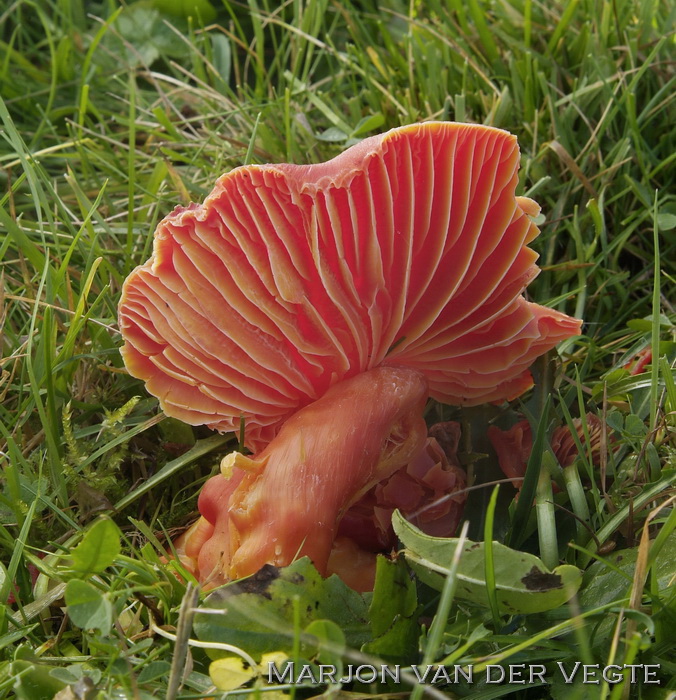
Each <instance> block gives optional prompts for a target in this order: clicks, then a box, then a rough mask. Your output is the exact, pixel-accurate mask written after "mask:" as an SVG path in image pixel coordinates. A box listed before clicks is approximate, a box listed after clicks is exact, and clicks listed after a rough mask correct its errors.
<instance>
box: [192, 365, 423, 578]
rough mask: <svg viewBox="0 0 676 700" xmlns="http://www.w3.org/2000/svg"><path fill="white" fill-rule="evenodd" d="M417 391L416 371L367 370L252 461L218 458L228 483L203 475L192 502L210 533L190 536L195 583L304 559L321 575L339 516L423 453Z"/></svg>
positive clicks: (301, 414)
mask: <svg viewBox="0 0 676 700" xmlns="http://www.w3.org/2000/svg"><path fill="white" fill-rule="evenodd" d="M427 392H428V389H427V382H426V380H425V378H424V377H423V375H422V374H421V373H420V372H418V371H416V370H411V369H406V368H400V367H379V368H376V369H372V370H369V371H367V372H363V373H361V374H359V375H357V376H356V377H352V378H351V379H346V380H344V381H342V382H339V383H338V384H336V385H334V386H333V387H332V388H331V389H329V390H328V391H327V392H326V393H325V394H324V395H323V396H322V397H321V398H319V399H318V400H316V401H315V402H314V403H312V404H310V405H308V406H306V407H305V408H303V409H301V410H299V411H298V412H297V413H295V414H294V415H293V416H292V417H291V418H289V419H288V420H287V421H286V422H285V423H284V425H283V426H282V428H281V430H280V432H279V434H278V435H277V436H276V437H275V438H274V439H273V440H272V441H271V442H270V444H269V445H268V446H267V447H266V448H265V449H264V450H263V451H262V452H260V453H259V454H258V455H255V456H254V457H251V458H244V459H242V458H241V457H229V458H226V464H227V465H228V466H229V467H232V468H233V469H232V476H231V477H230V478H229V479H228V478H226V477H224V476H216V477H213V478H212V479H211V480H210V481H209V482H207V484H206V485H205V488H204V491H203V493H202V495H201V496H200V500H199V509H200V512H201V513H202V515H203V518H204V519H205V520H206V521H208V522H209V523H210V525H211V526H212V529H211V535H210V537H207V538H205V537H204V535H205V534H208V533H209V529H208V527H207V526H206V525H203V526H202V527H201V528H198V529H197V530H198V532H199V533H200V537H201V539H202V541H201V542H200V545H199V547H200V551H199V555H198V558H197V563H198V567H197V568H198V571H197V572H196V573H197V575H198V577H199V578H200V580H202V581H203V582H205V583H208V585H210V586H213V585H219V584H220V583H223V582H225V581H227V580H229V579H233V578H239V577H242V576H247V575H249V574H252V573H254V572H256V571H258V569H260V568H261V567H262V566H263V565H264V564H274V565H276V566H285V565H287V564H289V563H291V562H292V561H293V560H294V559H296V558H297V557H300V556H305V555H307V556H309V557H310V558H311V559H312V561H313V562H314V564H315V566H316V567H317V569H318V570H319V571H320V572H321V573H323V574H326V571H327V562H328V559H329V555H330V554H331V548H332V546H333V542H334V539H335V537H336V532H337V529H338V524H339V522H340V520H341V518H342V516H343V515H344V513H345V511H346V510H347V509H348V508H349V507H350V506H351V505H352V504H353V503H355V502H356V501H357V500H358V499H359V498H361V496H363V495H364V493H366V492H367V491H368V490H369V489H370V488H371V487H372V486H373V485H374V484H376V483H378V482H380V481H382V480H383V479H386V478H388V477H389V476H391V475H392V474H393V473H394V472H395V471H397V470H398V469H400V468H401V467H402V466H404V465H406V464H408V463H409V462H410V461H411V460H412V459H414V458H415V457H416V456H417V454H418V453H419V452H420V451H421V450H422V449H423V447H424V446H425V442H426V439H427V427H426V425H425V421H424V420H423V418H422V411H423V407H424V404H425V400H426V399H427ZM242 467H243V468H242ZM226 472H227V470H226ZM194 544H195V543H193V545H194ZM191 549H192V551H194V550H195V549H196V547H195V546H193V547H192V548H191Z"/></svg>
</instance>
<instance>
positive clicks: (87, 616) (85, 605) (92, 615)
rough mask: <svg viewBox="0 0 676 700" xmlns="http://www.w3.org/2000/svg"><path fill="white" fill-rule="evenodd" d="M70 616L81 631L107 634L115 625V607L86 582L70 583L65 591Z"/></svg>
mask: <svg viewBox="0 0 676 700" xmlns="http://www.w3.org/2000/svg"><path fill="white" fill-rule="evenodd" d="M65 598H66V606H67V608H68V616H69V617H70V619H71V621H72V622H73V624H74V625H76V626H77V627H79V628H80V629H86V630H91V629H98V630H100V631H101V634H107V633H108V632H109V631H110V627H111V625H112V623H113V606H112V605H111V603H110V600H109V599H108V597H107V596H106V595H104V594H103V593H101V591H99V589H98V588H96V587H95V586H92V585H91V584H90V583H87V582H86V581H80V580H79V579H73V580H72V581H68V584H67V585H66V591H65Z"/></svg>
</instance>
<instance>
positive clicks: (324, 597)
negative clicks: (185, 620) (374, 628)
mask: <svg viewBox="0 0 676 700" xmlns="http://www.w3.org/2000/svg"><path fill="white" fill-rule="evenodd" d="M369 598H370V596H365V595H362V594H360V593H357V592H355V591H353V590H352V589H351V588H349V587H348V586H347V585H346V584H344V583H343V582H342V581H341V580H340V579H339V578H338V577H337V576H330V577H329V578H327V579H323V578H322V577H321V576H320V575H319V573H318V572H317V570H316V569H315V568H314V566H312V563H311V562H310V560H309V559H308V558H307V557H303V558H302V559H299V560H298V561H296V562H294V563H293V564H291V565H290V566H287V567H285V568H283V569H278V568H277V567H275V566H271V565H266V566H264V567H263V568H262V569H261V570H260V571H259V572H258V573H256V574H254V575H253V576H250V577H249V578H246V579H243V580H241V581H235V582H233V583H229V584H227V585H226V586H223V587H222V588H219V589H218V590H217V591H215V592H214V593H212V594H211V595H210V596H209V597H208V598H207V600H206V601H205V606H206V607H208V608H210V609H218V610H223V611H224V614H223V615H217V614H200V613H199V612H198V613H197V614H196V616H195V623H194V627H195V631H196V633H197V636H198V637H199V638H200V639H202V640H203V641H223V640H224V639H227V640H228V643H229V644H234V645H235V646H238V647H240V648H243V649H246V650H247V652H249V654H251V655H252V656H253V657H254V658H255V659H258V658H260V657H261V656H262V655H263V654H264V653H266V652H270V651H282V652H285V653H287V654H289V655H291V654H292V652H293V637H294V630H298V633H299V632H300V630H303V629H305V628H307V627H308V625H309V624H310V623H311V622H313V621H315V620H330V621H331V622H334V623H335V624H336V625H338V627H340V629H341V630H342V631H343V633H344V635H345V643H346V644H347V645H349V646H350V647H356V648H359V647H361V645H362V644H363V643H364V642H366V641H367V640H368V639H369V638H370V633H369V629H368V604H369V602H370V600H369ZM296 615H297V616H298V619H297V621H296V619H295V617H296ZM209 653H213V658H217V657H219V656H223V655H224V653H223V652H220V653H218V652H209Z"/></svg>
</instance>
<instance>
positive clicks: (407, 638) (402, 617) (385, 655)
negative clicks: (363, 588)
mask: <svg viewBox="0 0 676 700" xmlns="http://www.w3.org/2000/svg"><path fill="white" fill-rule="evenodd" d="M417 612H418V599H417V594H416V588H415V582H414V580H413V579H412V578H411V575H410V570H409V568H408V566H407V565H406V562H405V561H404V560H403V559H398V560H397V561H391V560H390V559H387V558H386V557H378V561H377V568H376V582H375V588H374V590H373V600H372V601H371V606H370V607H369V616H370V618H371V631H372V633H373V641H370V642H367V643H366V644H365V645H364V646H363V647H362V651H363V652H365V653H367V654H373V655H374V656H378V657H380V658H382V659H385V660H396V661H397V663H401V659H405V660H409V659H410V660H411V662H413V660H414V657H415V654H416V652H417V642H418V633H419V632H418V624H417Z"/></svg>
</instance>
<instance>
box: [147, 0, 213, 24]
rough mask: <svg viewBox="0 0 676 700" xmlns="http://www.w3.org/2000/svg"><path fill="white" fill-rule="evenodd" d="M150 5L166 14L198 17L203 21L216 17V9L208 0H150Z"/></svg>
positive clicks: (209, 20) (206, 21) (210, 20)
mask: <svg viewBox="0 0 676 700" xmlns="http://www.w3.org/2000/svg"><path fill="white" fill-rule="evenodd" d="M152 5H153V6H154V7H156V8H157V9H158V10H160V11H162V12H166V13H167V14H168V15H174V16H176V17H184V18H186V19H187V18H188V17H194V18H195V19H198V18H199V19H200V20H202V22H204V23H208V22H212V21H213V20H214V19H215V18H216V10H215V9H214V6H213V5H212V4H211V3H210V2H209V0H152Z"/></svg>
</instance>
